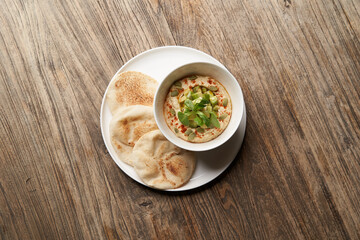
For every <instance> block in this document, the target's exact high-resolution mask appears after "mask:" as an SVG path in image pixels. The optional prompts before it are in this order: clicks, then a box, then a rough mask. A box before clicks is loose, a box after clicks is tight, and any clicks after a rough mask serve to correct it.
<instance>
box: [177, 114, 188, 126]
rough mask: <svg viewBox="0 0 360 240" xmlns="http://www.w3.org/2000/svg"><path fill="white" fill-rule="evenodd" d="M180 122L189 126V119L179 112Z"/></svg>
mask: <svg viewBox="0 0 360 240" xmlns="http://www.w3.org/2000/svg"><path fill="white" fill-rule="evenodd" d="M178 118H179V121H180V122H181V123H182V124H184V125H185V126H189V118H188V117H187V116H186V115H185V114H184V113H182V112H178Z"/></svg>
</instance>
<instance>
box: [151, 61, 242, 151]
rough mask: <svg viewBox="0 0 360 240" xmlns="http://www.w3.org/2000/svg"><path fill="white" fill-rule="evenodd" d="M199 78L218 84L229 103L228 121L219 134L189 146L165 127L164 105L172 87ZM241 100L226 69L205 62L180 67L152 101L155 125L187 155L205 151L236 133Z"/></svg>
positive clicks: (167, 78)
mask: <svg viewBox="0 0 360 240" xmlns="http://www.w3.org/2000/svg"><path fill="white" fill-rule="evenodd" d="M193 74H198V75H204V76H211V77H212V78H214V79H216V80H217V81H219V82H220V83H221V84H222V85H223V86H224V87H225V89H226V90H227V92H228V93H229V95H230V98H231V103H232V114H231V119H230V122H229V124H228V126H227V127H226V129H225V130H224V132H223V133H222V134H220V135H219V136H218V137H216V138H214V139H212V140H210V141H208V142H204V143H191V142H187V141H185V140H183V139H181V138H179V137H177V136H176V135H175V134H174V133H173V132H172V131H171V130H170V128H169V127H168V125H167V124H166V121H165V117H164V112H163V111H164V108H163V107H164V103H165V98H166V95H167V93H168V92H169V89H170V87H171V85H172V84H173V83H174V82H175V81H177V80H179V79H181V78H183V77H185V76H189V75H193ZM243 109H244V98H243V94H242V91H241V88H240V86H239V83H238V82H237V80H236V79H235V78H234V76H233V75H232V74H231V73H230V72H229V71H228V70H227V69H225V68H223V67H219V66H217V65H214V64H211V63H206V62H194V63H189V64H185V65H182V66H180V67H178V68H176V69H175V70H173V71H172V72H171V73H170V74H169V75H167V76H166V77H165V78H164V80H163V81H162V82H161V83H160V85H159V87H158V89H157V91H156V94H155V99H154V114H155V121H156V123H157V125H158V127H159V129H160V131H161V132H162V133H163V134H164V136H165V137H166V138H167V139H168V140H169V141H170V142H172V143H173V144H175V145H176V146H178V147H180V148H183V149H187V150H190V151H207V150H210V149H213V148H216V147H219V146H221V145H222V144H223V143H225V142H226V141H227V140H229V138H230V137H231V136H232V135H233V134H234V133H235V131H236V130H237V129H238V127H239V125H240V122H241V119H242V117H243Z"/></svg>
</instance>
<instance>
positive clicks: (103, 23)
mask: <svg viewBox="0 0 360 240" xmlns="http://www.w3.org/2000/svg"><path fill="white" fill-rule="evenodd" d="M359 36H360V1H358V0H329V1H328V0H319V1H305V0H304V1H301V0H286V1H283V0H270V1H260V0H254V1H246V0H243V1H236V0H228V1H217V0H211V1H185V0H184V1H165V0H161V1H157V0H152V1H136V0H134V1H121V0H117V1H107V0H64V1H63V0H55V1H45V0H39V1H35V0H23V1H18V0H2V1H1V3H0V91H1V95H0V104H1V107H0V134H1V135H0V158H1V162H0V164H1V167H0V207H1V209H0V236H1V238H2V239H104V238H109V239H116V238H119V239H129V238H132V239H348V238H352V239H359V238H360V160H359V159H360V139H359V136H360V43H359ZM163 45H183V46H189V47H193V48H197V49H199V50H202V51H204V52H206V53H209V54H211V55H212V56H214V57H215V58H217V59H219V60H220V61H221V62H222V63H223V64H224V65H225V66H226V67H227V68H228V69H229V70H230V71H231V72H232V73H233V74H234V76H235V77H236V78H237V79H238V81H239V83H240V85H241V87H242V89H243V92H244V97H245V102H246V104H247V114H248V121H247V132H246V136H245V140H244V145H243V147H242V150H241V151H240V152H239V154H238V155H237V157H236V160H235V161H234V163H233V164H232V165H231V167H230V168H229V169H228V170H227V171H226V172H225V174H223V175H222V176H221V177H220V178H218V179H217V180H216V181H214V182H212V183H211V184H210V185H207V186H205V187H203V188H201V189H198V190H196V191H191V192H187V193H182V194H169V193H163V192H159V191H154V190H151V189H148V188H146V187H143V186H141V185H140V184H138V183H136V182H134V181H133V180H132V179H130V178H129V177H127V176H126V175H125V174H124V173H123V172H122V171H121V170H120V169H119V168H118V167H117V166H116V164H115V163H114V162H113V160H112V159H111V158H110V156H109V154H108V153H107V151H106V148H105V146H104V143H103V140H102V137H101V133H100V126H99V111H100V105H101V100H102V97H103V94H104V91H105V89H106V87H107V85H108V83H109V81H110V79H111V77H112V76H113V74H114V73H115V72H116V71H117V70H118V69H119V68H120V67H121V66H122V65H123V64H124V63H125V62H126V61H128V60H129V59H131V58H132V57H134V56H136V55H137V54H139V53H141V52H142V51H144V50H147V49H150V48H153V47H157V46H163ZM219 161H221V159H219Z"/></svg>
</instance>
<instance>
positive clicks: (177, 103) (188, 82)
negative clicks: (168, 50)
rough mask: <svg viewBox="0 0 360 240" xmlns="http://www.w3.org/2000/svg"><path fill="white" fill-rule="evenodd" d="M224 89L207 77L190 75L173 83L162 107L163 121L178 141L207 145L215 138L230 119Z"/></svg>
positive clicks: (229, 101) (229, 102) (227, 96)
mask: <svg viewBox="0 0 360 240" xmlns="http://www.w3.org/2000/svg"><path fill="white" fill-rule="evenodd" d="M231 109H232V106H231V99H230V96H229V94H228V92H227V91H226V89H225V88H224V87H223V86H222V85H221V84H220V83H219V82H218V81H217V80H215V79H213V78H211V77H209V76H200V75H193V76H189V77H185V78H183V79H181V80H178V81H176V82H175V83H174V84H173V85H172V86H171V87H170V90H169V93H168V94H167V96H166V99H165V104H164V116H165V121H166V123H167V125H168V126H169V128H170V129H171V131H172V132H173V133H174V134H175V135H176V136H178V137H179V138H181V139H184V140H185V141H188V142H193V143H203V142H208V141H210V140H212V139H214V138H216V137H217V136H219V135H220V134H221V133H222V132H223V131H224V130H225V128H226V127H227V125H228V124H229V122H230V118H231Z"/></svg>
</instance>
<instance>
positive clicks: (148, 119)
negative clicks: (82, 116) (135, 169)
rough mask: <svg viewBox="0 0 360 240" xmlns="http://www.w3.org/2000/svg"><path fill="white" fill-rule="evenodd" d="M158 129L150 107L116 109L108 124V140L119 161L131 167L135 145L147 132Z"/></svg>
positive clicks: (136, 106)
mask: <svg viewBox="0 0 360 240" xmlns="http://www.w3.org/2000/svg"><path fill="white" fill-rule="evenodd" d="M155 129H158V127H157V125H156V122H155V119H154V114H153V109H152V107H148V106H142V105H133V106H128V107H123V108H120V109H118V111H117V112H116V113H115V115H114V116H113V118H112V119H111V122H110V129H109V130H110V139H111V144H112V146H113V148H114V149H115V152H116V154H117V155H118V157H119V159H120V160H122V161H123V162H125V163H127V164H129V165H130V166H132V165H133V164H132V158H133V157H132V151H133V147H134V146H135V143H136V142H137V141H138V140H139V138H140V137H141V136H142V135H144V134H145V133H147V132H150V131H152V130H155Z"/></svg>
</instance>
